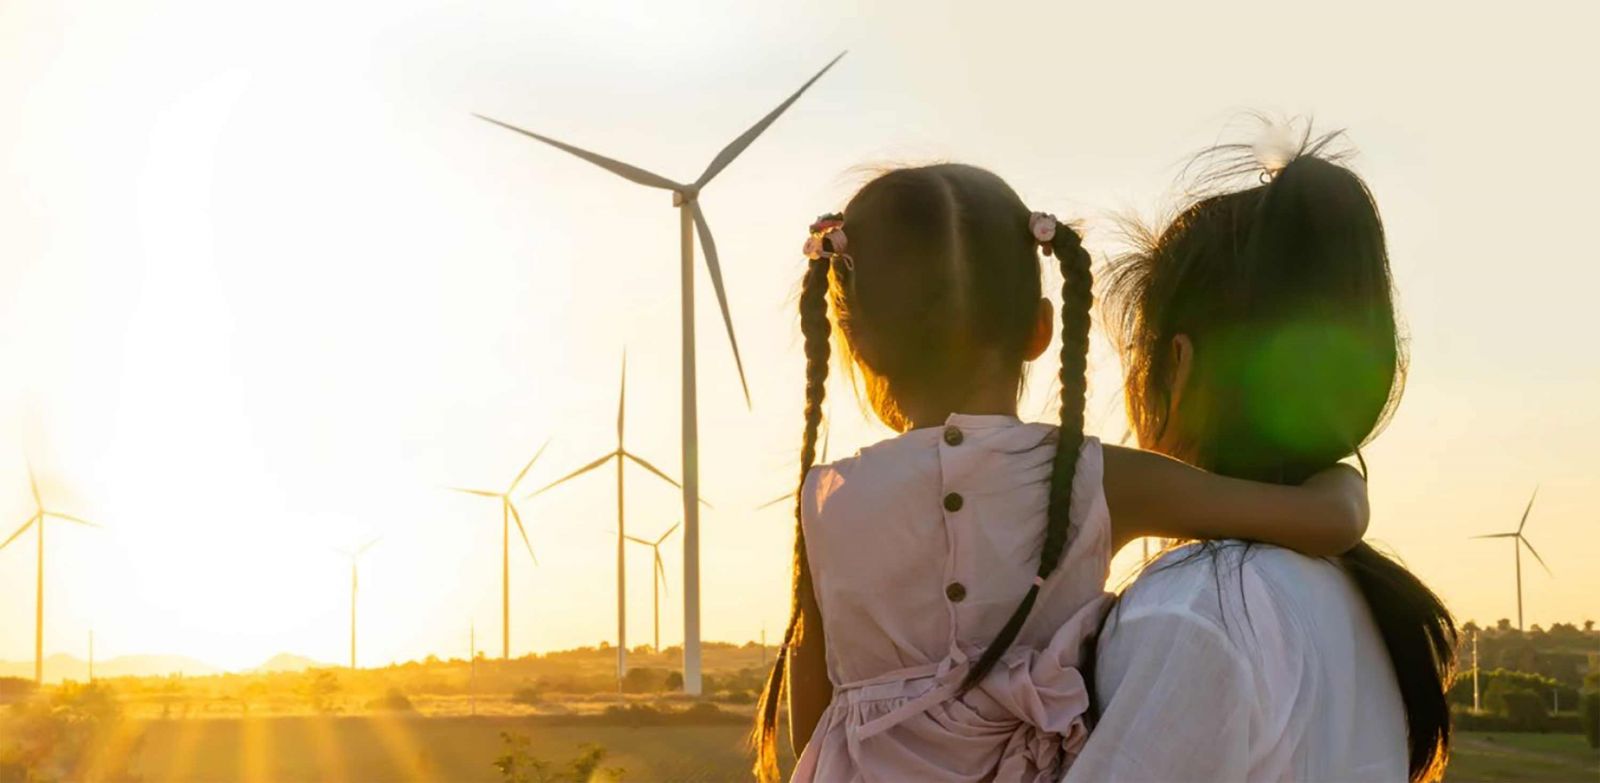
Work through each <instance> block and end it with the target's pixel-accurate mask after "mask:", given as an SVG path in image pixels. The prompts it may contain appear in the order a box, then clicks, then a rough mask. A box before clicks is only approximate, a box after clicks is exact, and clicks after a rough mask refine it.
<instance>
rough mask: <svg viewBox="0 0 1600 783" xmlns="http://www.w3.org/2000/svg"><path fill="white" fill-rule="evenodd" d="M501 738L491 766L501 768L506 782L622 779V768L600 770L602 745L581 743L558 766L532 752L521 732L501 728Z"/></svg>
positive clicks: (573, 782)
mask: <svg viewBox="0 0 1600 783" xmlns="http://www.w3.org/2000/svg"><path fill="white" fill-rule="evenodd" d="M500 741H501V742H502V743H503V745H504V750H503V752H502V753H501V754H500V755H499V756H497V757H496V758H495V760H494V768H495V769H497V770H499V771H500V779H501V780H502V781H504V782H505V783H592V782H593V781H600V780H609V781H620V780H622V775H623V770H622V769H621V768H619V767H607V768H605V769H601V767H600V762H601V761H604V760H605V757H606V749H605V746H603V745H596V744H594V743H590V742H586V743H584V744H583V745H581V746H579V748H578V755H577V757H576V758H573V759H571V760H570V761H568V762H567V764H566V766H565V767H562V768H560V769H558V768H556V766H555V765H554V764H552V763H550V762H548V761H545V760H544V759H541V758H539V757H538V756H535V755H533V752H532V751H531V750H530V749H529V747H528V745H529V743H528V738H527V737H525V736H523V735H521V734H512V733H510V732H505V731H502V732H500Z"/></svg>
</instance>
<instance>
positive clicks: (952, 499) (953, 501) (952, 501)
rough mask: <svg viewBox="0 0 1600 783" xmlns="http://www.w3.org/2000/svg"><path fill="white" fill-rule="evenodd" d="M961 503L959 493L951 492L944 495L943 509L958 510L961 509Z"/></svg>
mask: <svg viewBox="0 0 1600 783" xmlns="http://www.w3.org/2000/svg"><path fill="white" fill-rule="evenodd" d="M961 503H962V500H961V495H959V494H957V493H955V492H951V493H950V494H948V495H945V496H944V510H945V511H960V510H961Z"/></svg>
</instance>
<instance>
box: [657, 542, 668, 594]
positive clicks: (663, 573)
mask: <svg viewBox="0 0 1600 783" xmlns="http://www.w3.org/2000/svg"><path fill="white" fill-rule="evenodd" d="M656 576H657V577H660V579H661V592H663V593H665V592H667V567H666V566H665V565H663V564H662V562H661V550H659V549H657V550H656Z"/></svg>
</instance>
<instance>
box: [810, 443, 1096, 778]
mask: <svg viewBox="0 0 1600 783" xmlns="http://www.w3.org/2000/svg"><path fill="white" fill-rule="evenodd" d="M1056 437H1057V436H1056V428H1055V427H1052V426H1049V425H1046V424H1024V423H1022V422H1020V421H1018V420H1017V419H1015V418H1013V417H1010V416H968V415H961V414H955V415H952V416H950V418H949V419H948V420H947V421H946V422H945V426H944V427H933V428H925V429H918V430H912V431H910V432H907V433H905V434H903V435H901V436H899V437H896V438H892V439H890V440H887V441H884V442H882V443H878V444H876V445H873V446H870V447H868V448H866V449H864V450H862V451H861V452H860V453H859V454H857V455H856V456H853V457H849V458H846V459H843V460H840V461H838V462H835V463H833V464H830V465H824V466H820V467H817V468H815V469H813V470H812V471H811V473H810V475H809V476H807V478H806V483H805V487H804V490H803V493H804V494H803V497H804V503H803V505H802V510H801V524H802V525H804V527H805V535H806V551H807V555H808V557H809V560H810V564H811V575H812V582H813V585H814V589H815V591H816V598H817V602H818V605H819V606H820V607H821V610H822V625H823V629H824V631H825V633H826V637H827V663H828V675H829V678H830V679H831V680H832V681H833V687H834V692H833V701H832V702H831V703H830V704H829V705H828V708H827V710H826V711H825V712H824V713H823V716H822V720H821V722H820V723H818V725H817V729H816V732H815V733H814V734H813V735H812V737H811V740H810V742H809V743H808V744H807V745H806V747H805V750H804V751H803V752H802V753H801V756H800V759H799V761H798V763H797V765H796V768H795V772H794V777H793V779H794V780H796V781H828V782H829V783H832V781H896V782H898V781H911V780H916V781H1041V782H1042V781H1056V780H1059V779H1060V778H1061V775H1062V774H1064V773H1065V771H1066V768H1067V766H1068V765H1069V764H1070V763H1071V761H1072V759H1073V757H1074V756H1075V755H1076V754H1077V752H1078V751H1079V749H1081V748H1082V747H1083V743H1084V740H1085V738H1086V737H1087V734H1088V726H1087V724H1086V723H1085V714H1086V712H1087V711H1088V709H1089V691H1088V686H1087V685H1086V684H1085V676H1084V674H1083V673H1082V672H1081V671H1080V667H1081V666H1082V665H1084V663H1085V662H1086V661H1087V660H1088V659H1087V656H1088V655H1090V654H1092V651H1093V644H1092V641H1093V637H1094V634H1095V632H1096V631H1097V630H1098V629H1099V627H1100V621H1101V619H1102V618H1103V617H1104V615H1105V611H1106V609H1107V608H1108V607H1109V605H1110V596H1109V594H1108V593H1106V592H1105V580H1106V577H1107V571H1108V568H1109V565H1110V559H1111V535H1110V514H1109V512H1108V511H1107V508H1106V501H1105V492H1104V489H1103V488H1102V486H1101V472H1102V468H1103V462H1102V457H1101V452H1100V443H1099V442H1098V441H1097V440H1095V439H1093V438H1090V439H1086V440H1085V442H1084V445H1083V449H1082V452H1081V456H1080V458H1079V461H1078V468H1077V474H1076V476H1074V478H1073V491H1072V506H1071V519H1072V522H1071V528H1070V535H1069V538H1068V544H1067V548H1066V552H1065V554H1064V555H1063V559H1062V562H1061V565H1060V567H1058V568H1057V569H1056V570H1055V572H1054V573H1053V574H1052V575H1051V577H1050V578H1049V579H1048V580H1046V581H1045V584H1044V586H1043V588H1042V589H1041V591H1040V595H1039V599H1038V602H1037V603H1036V604H1035V605H1034V608H1033V612H1032V613H1031V615H1030V616H1029V618H1028V621H1027V623H1026V624H1025V625H1024V626H1023V629H1022V632H1021V634H1020V636H1019V637H1018V638H1017V641H1016V643H1015V644H1013V645H1012V647H1011V649H1010V650H1008V651H1007V652H1006V654H1005V656H1004V657H1003V658H1002V659H1001V661H1000V663H999V664H998V665H996V666H995V668H994V669H993V670H992V671H991V672H990V673H989V674H988V675H987V676H986V677H985V678H984V679H983V681H982V682H981V683H979V685H978V686H977V687H976V688H974V689H973V690H971V691H969V692H968V693H966V694H965V695H963V696H961V697H959V698H957V697H956V696H955V693H956V690H957V688H958V686H959V685H960V682H961V680H962V677H963V676H964V675H965V674H966V671H967V668H968V666H969V665H970V662H972V661H975V660H976V659H977V657H978V656H979V655H980V654H981V653H982V651H983V648H984V647H985V646H986V645H987V644H988V643H989V641H990V640H991V639H993V638H994V635H995V634H996V633H998V632H999V630H1000V628H1001V626H1003V625H1004V624H1005V622H1006V619H1007V618H1008V617H1010V615H1011V613H1012V611H1013V610H1014V609H1015V608H1016V606H1017V603H1018V602H1019V601H1020V600H1021V599H1022V597H1023V595H1024V594H1025V593H1026V592H1027V591H1028V588H1029V587H1030V586H1031V585H1032V584H1033V577H1034V573H1035V571H1036V569H1037V567H1038V558H1039V550H1040V546H1041V544H1042V543H1043V540H1044V528H1045V509H1046V507H1047V505H1048V490H1049V481H1050V466H1051V460H1052V459H1053V458H1054V456H1055V448H1056Z"/></svg>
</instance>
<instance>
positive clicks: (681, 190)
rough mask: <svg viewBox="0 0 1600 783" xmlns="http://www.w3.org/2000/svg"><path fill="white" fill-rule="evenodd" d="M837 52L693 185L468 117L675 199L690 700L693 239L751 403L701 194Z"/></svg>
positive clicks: (694, 535)
mask: <svg viewBox="0 0 1600 783" xmlns="http://www.w3.org/2000/svg"><path fill="white" fill-rule="evenodd" d="M843 56H844V54H843V53H842V52H841V53H840V54H839V55H838V57H834V58H833V59H832V60H830V61H829V62H828V64H827V65H825V66H823V68H822V70H820V71H818V72H817V74H816V75H815V76H812V77H811V78H810V79H809V80H807V81H806V83H805V84H803V85H801V86H800V89H798V90H796V91H795V92H794V94H793V95H790V96H789V97H788V99H786V100H784V102H783V103H780V104H778V107H777V108H776V109H773V110H772V111H770V112H768V113H767V115H766V116H765V117H762V118H761V119H760V120H759V121H757V122H756V124H754V125H752V126H750V129H749V130H746V131H745V132H744V133H742V134H740V135H739V137H738V138H736V139H734V140H733V141H732V142H730V143H729V144H728V146H726V147H723V148H722V151H721V152H719V153H717V156H716V157H715V158H712V159H711V164H710V165H709V166H706V170H705V171H704V172H701V174H700V177H699V178H698V179H696V180H695V181H694V182H691V183H681V182H674V181H673V180H670V179H667V178H666V177H663V176H661V175H659V174H655V173H652V172H649V171H645V170H644V169H641V168H639V167H637V166H632V165H629V164H627V163H623V162H621V161H617V160H613V159H611V158H608V157H605V156H604V155H597V154H595V153H593V152H590V151H588V150H585V149H581V148H578V147H574V146H572V145H570V144H567V143H565V142H561V141H557V140H555V139H552V138H550V137H548V136H542V135H540V134H537V133H534V132H532V131H528V130H524V129H522V128H519V127H517V126H515V125H510V124H508V123H504V122H501V121H500V120H496V119H493V118H490V117H485V116H483V115H481V114H475V115H473V116H476V117H478V118H479V119H481V120H485V121H487V122H492V123H494V124H496V125H499V126H501V127H503V128H506V129H508V130H512V131H515V132H517V133H520V134H522V135H524V136H527V137H529V138H532V139H536V140H538V141H541V142H544V143H545V144H549V145H550V146H552V147H555V148H557V149H559V150H562V151H564V152H567V153H570V154H572V155H575V156H577V157H579V158H582V159H584V160H586V161H588V162H590V163H593V164H594V165H596V166H599V167H601V168H603V169H605V170H607V171H609V172H611V173H613V174H616V175H618V176H620V177H622V178H624V179H626V180H629V181H630V182H635V183H637V184H640V185H644V186H646V187H652V188H660V189H662V190H667V191H671V192H672V205H673V206H675V207H677V208H678V216H679V224H678V225H679V231H678V235H679V238H678V245H679V249H680V251H681V262H680V265H679V286H680V289H681V305H680V321H681V328H682V334H683V338H682V339H683V398H682V402H683V444H682V445H683V689H684V691H685V692H687V693H691V694H698V693H700V513H699V499H700V439H699V430H698V424H697V421H696V416H697V412H698V408H697V403H696V396H695V356H694V235H695V233H699V235H700V244H701V245H702V246H703V247H704V249H705V257H706V271H707V272H708V273H709V274H710V276H711V287H712V289H713V290H714V291H715V292H716V295H717V306H718V307H719V308H721V310H722V324H723V327H724V328H725V329H726V330H727V332H728V344H729V345H730V346H732V348H733V363H734V367H735V368H737V369H738V371H739V386H740V387H741V388H742V389H743V390H744V398H745V404H746V405H749V404H750V386H749V384H747V383H745V379H744V363H743V361H741V360H740V358H739V341H738V340H737V339H735V338H734V336H733V319H732V317H730V316H729V315H728V297H727V294H726V292H725V291H724V290H723V287H722V266H721V264H719V263H718V261H717V246H716V243H715V242H714V241H713V240H712V238H711V228H710V226H708V225H707V224H706V217H705V213H704V212H702V211H701V209H700V198H699V197H700V190H701V189H702V188H704V187H705V186H706V185H707V184H709V183H710V182H711V180H712V178H714V177H716V176H717V174H719V173H721V171H722V170H723V169H724V168H727V166H728V164H729V163H732V162H733V159H734V158H737V157H738V156H739V154H740V153H742V152H744V150H745V148H746V147H749V146H750V144H751V142H753V141H755V140H756V137H758V136H760V135H761V134H762V132H764V131H766V129H767V127H768V126H770V125H771V124H772V123H773V121H775V120H777V119H778V116H779V115H781V114H783V113H784V111H786V110H787V109H788V108H789V106H790V105H791V104H793V103H794V102H795V101H796V100H798V99H799V98H800V96H801V95H802V94H804V93H805V91H806V90H807V89H809V88H810V87H811V85H812V84H814V83H815V82H816V81H817V79H820V78H822V74H824V73H827V72H828V69H829V68H832V67H833V65H834V63H837V62H838V61H839V57H843Z"/></svg>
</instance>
